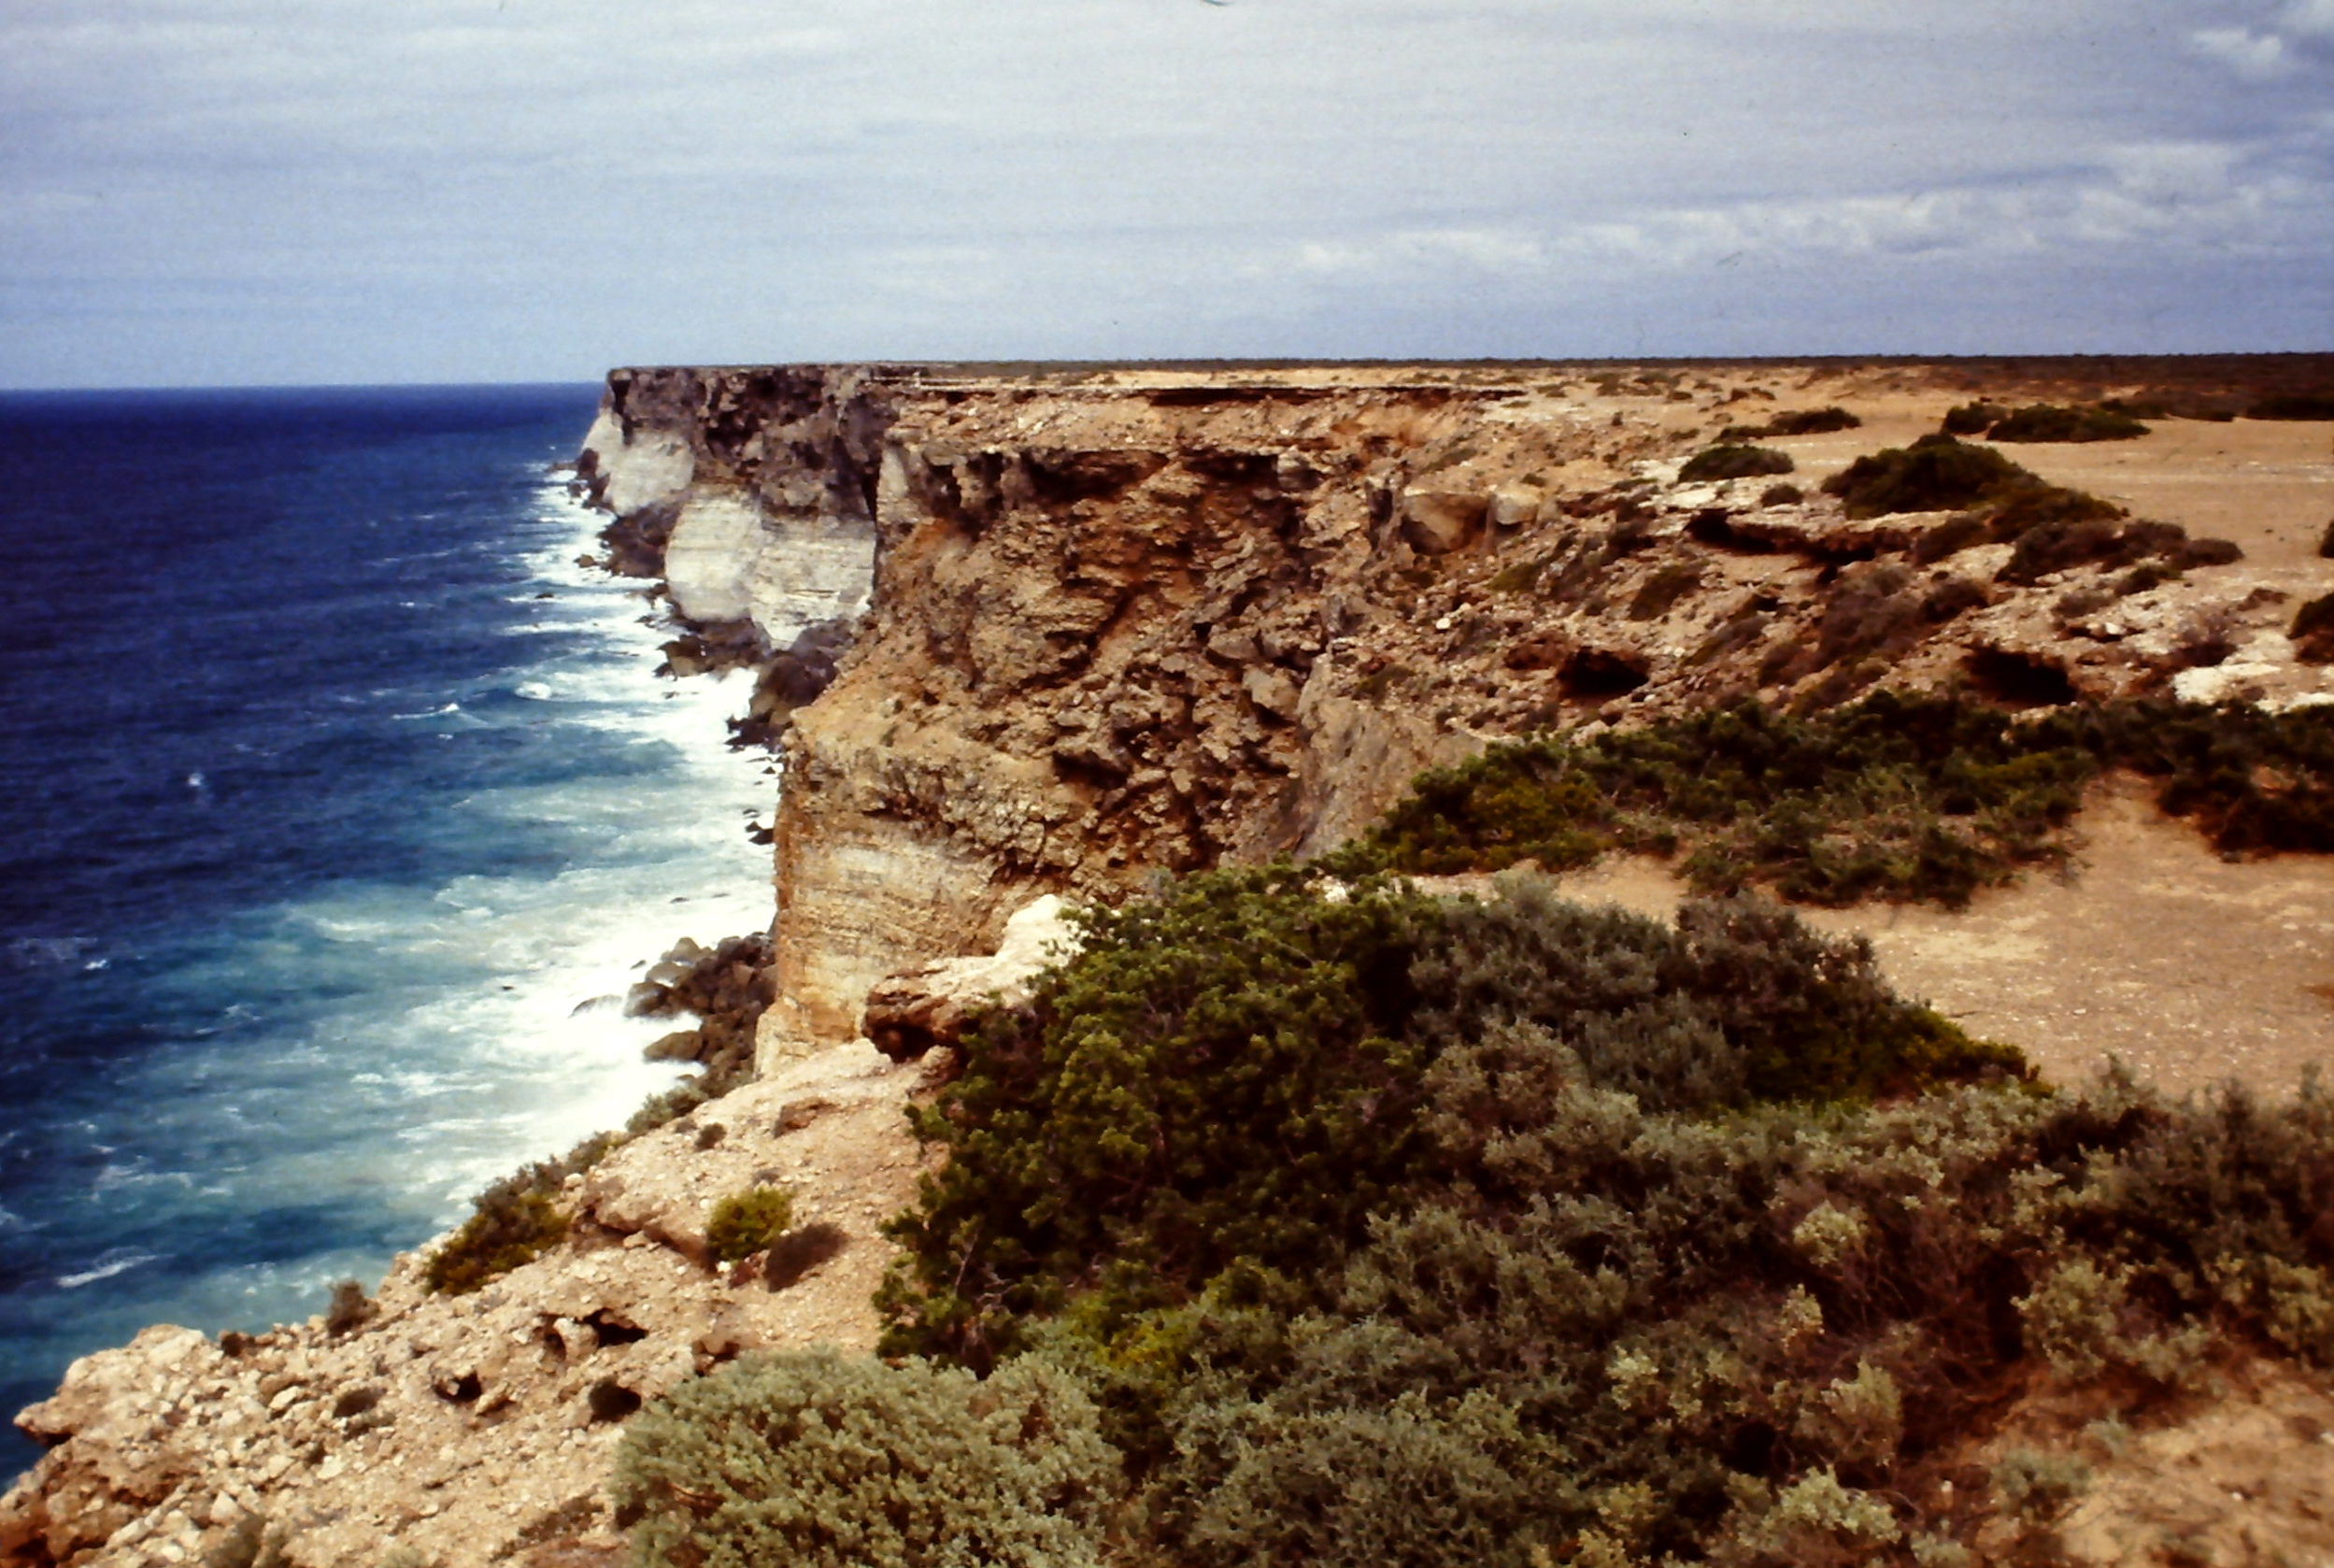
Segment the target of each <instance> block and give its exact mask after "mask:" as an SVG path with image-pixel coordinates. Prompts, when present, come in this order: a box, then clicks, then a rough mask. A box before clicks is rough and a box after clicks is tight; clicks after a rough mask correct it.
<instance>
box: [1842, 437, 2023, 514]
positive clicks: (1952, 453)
mask: <svg viewBox="0 0 2334 1568" xmlns="http://www.w3.org/2000/svg"><path fill="white" fill-rule="evenodd" d="M2041 483H2042V479H2041V478H2039V477H2038V476H2036V475H2034V474H2031V473H2029V472H2028V471H2027V470H2026V469H2024V468H2021V467H2019V466H2018V465H2017V464H2016V463H2013V462H2011V461H2010V460H2009V459H2008V458H2006V457H2004V456H2002V455H2001V454H2000V452H1998V451H1995V450H1994V449H1992V448H1990V447H1972V446H1970V445H1968V444H1967V443H1965V442H1961V441H1957V440H1955V439H1953V438H1952V437H1951V436H1949V435H1924V436H1922V437H1921V438H1920V439H1919V440H1917V441H1915V442H1914V443H1913V445H1912V446H1910V447H1886V448H1884V449H1881V450H1880V451H1877V452H1872V453H1868V454H1867V455H1865V456H1863V457H1859V458H1857V460H1856V461H1855V462H1854V463H1849V464H1848V465H1847V466H1846V467H1845V468H1843V469H1842V470H1841V471H1840V472H1839V473H1837V474H1834V475H1832V476H1831V478H1828V479H1826V480H1825V481H1824V482H1823V491H1824V493H1825V494H1827V495H1836V496H1838V497H1839V498H1840V499H1841V500H1842V502H1843V503H1844V504H1845V505H1846V507H1847V512H1848V515H1849V516H1850V517H1855V518H1872V517H1886V516H1887V515H1889V514H1890V513H1894V512H1943V511H1958V510H1962V509H1964V508H1967V507H1972V506H1979V505H1981V504H1984V503H1989V502H1994V501H1998V500H2000V499H2002V498H2003V497H2006V496H2007V495H2009V494H2010V493H2011V492H2014V491H2016V490H2019V489H2021V488H2025V487H2027V486H2030V485H2040V484H2041Z"/></svg>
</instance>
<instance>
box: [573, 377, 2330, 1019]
mask: <svg viewBox="0 0 2334 1568" xmlns="http://www.w3.org/2000/svg"><path fill="white" fill-rule="evenodd" d="M1843 398H1844V399H1853V400H1854V401H1855V402H1856V403H1857V406H1858V407H1860V408H1863V409H1865V410H1866V411H1867V414H1868V415H1869V416H1870V417H1871V421H1872V423H1871V425H1870V426H1869V427H1851V428H1848V429H1845V430H1833V431H1818V432H1815V433H1813V434H1812V435H1808V436H1806V437H1804V438H1796V439H1795V438H1789V437H1785V438H1779V439H1773V440H1772V441H1771V445H1772V446H1773V447H1774V448H1775V449H1780V450H1785V451H1786V453H1790V452H1796V453H1797V456H1796V458H1795V460H1794V461H1796V462H1798V463H1800V464H1801V465H1802V467H1801V473H1802V474H1803V476H1804V478H1802V479H1801V480H1800V482H1798V483H1795V484H1791V485H1787V486H1785V487H1783V488H1780V489H1778V488H1777V486H1776V484H1775V482H1774V480H1773V478H1772V476H1765V477H1758V478H1745V479H1736V480H1730V481H1717V482H1704V483H1682V482H1680V479H1679V470H1680V465H1681V463H1682V461H1683V460H1684V459H1685V458H1686V456H1687V455H1688V454H1690V453H1692V452H1694V451H1695V450H1697V449H1700V448H1701V447H1703V446H1705V445H1707V444H1708V443H1709V442H1710V441H1711V440H1712V439H1714V438H1715V436H1717V435H1719V434H1720V433H1721V432H1723V431H1726V430H1729V428H1731V429H1736V430H1740V429H1743V428H1744V427H1749V426H1753V425H1755V424H1756V423H1757V422H1758V421H1762V420H1764V419H1766V418H1767V416H1769V415H1770V414H1772V413H1773V412H1774V411H1775V410H1776V409H1777V408H1778V407H1782V406H1790V405H1791V404H1794V403H1800V404H1806V405H1814V404H1817V403H1822V404H1830V403H1833V402H1835V401H1837V400H1841V399H1843ZM1953 400H1954V393H1953V391H1952V389H1951V387H1950V386H1949V385H1948V384H1946V383H1945V382H1944V381H1943V380H1942V379H1941V378H1938V377H1937V376H1935V375H1934V374H1932V373H1930V372H1929V371H1928V370H1925V369H1912V370H1906V369H1901V368H1900V369H1869V368H1858V367H1853V366H1847V367H1834V368H1815V367H1799V366H1773V365H1758V366H1739V367H1729V366H1716V365H1713V366H1699V367H1695V368H1693V369H1690V370H1679V369H1674V368H1672V369H1661V368H1655V369H1626V368H1614V367H1601V368H1593V367H1592V368H1587V369H1582V370H1577V371H1573V372H1566V371H1563V370H1559V369H1554V368H1549V369H1531V368H1514V369H1498V368H1485V367H1460V366H1424V367H1418V366H1410V367H1403V366H1393V367H1371V368H1355V367H1321V368H1309V369H1284V370H1238V371H1213V372H1185V371H1177V370H1174V369H1165V368H1159V369H1125V370H1114V371H1081V370H1061V371H1055V372H1046V371H1040V370H997V371H990V372H980V371H975V370H971V369H967V368H964V367H946V368H918V367H908V366H878V367H850V368H837V367H823V368H822V367H794V368H787V369H739V370H723V371H696V370H665V371H626V372H619V373H618V374H617V375H616V376H614V377H612V378H611V379H610V384H609V392H608V397H607V403H606V407H605V411H604V413H603V415H602V418H601V421H600V422H599V424H598V425H597V426H595V428H594V431H593V435H592V438H591V448H590V449H589V451H588V452H587V455H586V458H585V469H586V472H587V474H588V475H590V476H591V482H592V483H593V485H594V486H595V493H596V494H597V495H598V496H599V498H600V499H601V500H602V502H603V504H605V505H606V506H609V507H610V508H611V509H612V510H614V511H615V512H616V513H617V514H618V519H619V520H618V524H617V527H616V529H615V531H614V534H613V535H612V539H613V543H614V544H615V546H616V553H617V554H618V555H619V556H622V555H624V554H625V553H626V552H628V551H629V552H633V553H635V554H636V555H637V556H638V567H637V569H641V570H646V571H654V570H657V569H659V568H660V567H661V569H662V571H663V573H664V575H665V577H666V578H667V580H668V582H669V583H670V585H671V593H672V598H673V601H674V604H675V606H676V608H677V609H678V610H679V611H680V612H681V613H682V614H683V615H684V616H686V617H689V618H690V619H692V620H698V621H701V622H717V623H727V624H730V625H738V624H744V625H748V626H750V627H751V628H753V629H755V631H756V632H757V633H758V634H759V636H760V638H761V642H762V644H763V645H765V651H767V650H773V649H783V648H786V647H788V646H789V645H790V642H791V641H792V640H793V639H797V638H799V637H801V636H802V635H803V634H804V632H805V631H806V630H808V629H814V628H816V629H818V634H820V635H824V636H827V637H828V638H830V640H831V644H832V646H835V647H843V646H847V652H846V653H845V654H844V655H843V657H842V659H841V663H840V669H839V673H837V674H836V675H835V676H834V677H833V685H832V686H831V687H830V688H828V689H827V690H826V691H825V694H824V695H823V696H822V697H820V698H819V700H818V701H816V702H814V703H811V704H810V705H809V706H804V707H800V708H798V709H796V710H794V711H793V712H792V723H791V727H790V730H789V731H788V733H787V734H786V735H785V737H784V741H783V749H784V756H785V761H786V785H785V789H784V794H783V799H782V802H781V804H780V806H779V810H778V817H777V821H776V829H775V833H776V872H777V886H778V899H779V903H778V909H777V917H776V928H775V935H776V948H775V951H776V966H777V971H778V979H779V983H780V989H781V991H782V993H783V995H782V1001H781V1004H780V1005H779V1006H778V1007H777V1008H776V1009H774V1010H773V1011H772V1013H771V1014H770V1015H769V1019H768V1022H767V1024H766V1028H767V1029H768V1031H769V1032H770V1033H771V1035H772V1036H773V1043H775V1039H776V1037H777V1036H784V1037H787V1038H790V1039H793V1040H797V1041H803V1042H814V1041H828V1040H836V1039H844V1038H848V1037H849V1036H850V1034H851V1033H853V1032H854V1030H855V1029H856V1027H857V1024H858V1019H859V1009H860V1006H861V1000H862V998H863V997H864V995H865V993H866V991H867V990H868V988H869V987H870V986H871V985H873V984H874V983H875V981H877V980H879V979H880V978H881V977H882V976H884V975H885V974H887V973H889V971H891V970H893V969H896V968H898V967H900V966H902V965H904V964H906V963H910V962H917V961H919V960H922V959H924V958H927V957H930V956H932V955H934V954H946V953H956V952H970V951H975V950H986V948H987V946H988V945H989V944H990V943H992V942H993V941H994V939H995V937H996V935H997V934H998V929H999V926H1000V924H1001V922H1002V921H1003V918H1004V916H1005V915H1006V914H1007V913H1008V912H1009V911H1010V910H1011V909H1013V908H1014V907H1016V906H1018V905H1020V904H1022V903H1024V902H1026V901H1027V900H1028V899H1029V898H1030V897H1031V896H1032V895H1033V894H1035V893H1037V892H1041V891H1060V892H1067V893H1071V894H1075V895H1094V894H1107V893H1109V892H1112V891H1116V890H1118V889H1122V888H1124V887H1126V886H1128V885H1130V884H1131V883H1132V882H1134V881H1136V880H1138V879H1140V878H1141V877H1144V876H1146V875H1147V874H1149V873H1151V872H1153V871H1155V870H1160V869H1164V870H1174V871H1181V870H1188V869H1192V868H1196V867H1202V866H1207V865H1213V864H1216V863H1218V862H1247V861H1257V860H1261V859H1265V858H1269V857H1271V856H1273V855H1275V854H1282V853H1290V854H1299V855H1302V854H1307V853H1312V852H1316V851H1318V850H1321V849H1325V848H1330V847H1331V846H1333V845H1335V844H1336V843H1338V842H1339V841H1340V840H1342V839H1344V838H1345V837H1346V836H1348V835H1349V834H1353V833H1354V832H1356V831H1358V830H1359V829H1360V828H1361V827H1363V826H1364V825H1366V824H1367V823H1368V822H1369V821H1370V820H1372V819H1373V817H1375V816H1376V815H1377V814H1378V813H1379V812H1380V811H1382V810H1383V809H1384V808H1385V806H1386V805H1388V804H1389V803H1390V802H1391V801H1392V799H1393V798H1394V797H1395V796H1396V795H1397V794H1398V793H1399V791H1401V790H1402V787H1403V786H1404V785H1405V784H1406V783H1407V782H1408V780H1409V779H1410V778H1411V777H1413V776H1414V775H1415V774H1416V771H1417V770H1418V769H1419V768H1421V767H1422V766H1426V765H1428V764H1430V763H1437V762H1444V761H1448V760H1453V759H1456V758H1458V757H1459V756H1462V755H1464V754H1466V753H1467V752H1468V751H1469V750H1471V749H1473V748H1475V747H1477V746H1479V745H1480V744H1482V743H1483V741H1484V740H1485V739H1487V738H1488V737H1491V736H1496V735H1501V734H1516V733H1519V732H1522V731H1526V730H1529V729H1532V728H1537V727H1546V726H1551V725H1556V724H1562V723H1579V722H1583V721H1595V720H1598V719H1599V718H1600V717H1602V718H1607V719H1620V718H1622V717H1624V716H1625V715H1627V714H1630V713H1647V712H1652V711H1657V710H1658V709H1660V708H1662V707H1666V706H1679V705H1686V704H1700V703H1706V702H1711V701H1717V700H1723V699H1724V698H1726V697H1728V696H1731V695H1738V694H1749V693H1752V692H1759V693H1763V694H1764V695H1766V696H1767V697H1769V698H1770V699H1772V700H1786V701H1794V702H1801V703H1823V702H1829V701H1836V700H1840V699H1842V698H1843V697H1845V696H1848V695H1851V694H1853V693H1854V692H1855V691H1860V690H1863V689H1865V688H1867V687H1869V686H1871V685H1872V684H1875V683H1883V682H1885V683H1894V684H1912V685H1925V684H1934V683H1936V682H1938V681H1940V680H1947V679H1963V680H1975V681H1978V682H1981V683H1991V684H1992V685H1994V686H1996V687H1999V688H2000V689H2001V691H2002V693H2003V694H2004V695H2005V696H2006V697H2009V698H2011V699H2013V700H2042V699H2046V698H2048V697H2050V696H2052V695H2054V694H2056V693H2060V692H2065V693H2069V694H2071V693H2072V692H2074V691H2085V692H2090V693H2093V694H2100V695H2104V694H2108V693H2110V692H2117V691H2130V690H2137V689H2141V688H2144V687H2148V686H2151V685H2154V686H2161V685H2164V684H2166V683H2168V682H2169V681H2170V680H2171V679H2173V678H2174V677H2177V676H2179V675H2181V673H2182V672H2183V671H2190V672H2191V674H2194V673H2197V672H2198V671H2199V670H2202V669H2203V668H2204V667H2206V666H2212V665H2214V664H2221V663H2228V662H2229V661H2231V660H2232V658H2234V659H2235V661H2236V664H2237V665H2238V666H2241V667H2245V668H2252V669H2255V670H2256V673H2260V672H2270V674H2271V675H2272V677H2273V678H2272V679H2271V681H2270V684H2271V685H2272V686H2274V685H2275V684H2276V682H2277V680H2278V679H2282V678H2284V677H2277V676H2275V675H2274V672H2276V671H2279V670H2290V667H2291V660H2290V657H2289V656H2288V654H2289V650H2286V652H2285V653H2281V651H2280V649H2277V648H2276V647H2275V646H2273V645H2274V644H2275V643H2276V642H2277V641H2278V640H2279V639H2278V637H2277V634H2276V625H2277V623H2278V621H2279V619H2280V617H2281V616H2283V615H2284V613H2286V612H2285V611H2284V610H2283V609H2281V608H2280V607H2279V606H2282V605H2283V604H2284V602H2285V597H2286V596H2287V585H2285V584H2284V582H2283V578H2282V577H2278V576H2277V574H2276V573H2275V572H2274V571H2270V572H2269V573H2268V575H2266V576H2265V575H2264V570H2265V569H2264V568H2261V567H2258V566H2255V565H2252V564H2250V563H2249V564H2247V565H2243V566H2239V567H2229V568H2222V569H2220V570H2217V571H2215V572H2213V573H2211V574H2192V576H2191V577H2190V578H2189V579H2188V580H2185V581H2183V580H2178V579H2176V578H2174V577H2171V576H2170V574H2168V575H2167V577H2168V580H2167V581H2165V582H2164V583H2163V584H2162V585H2160V586H2159V587H2157V588H2155V589H2152V590H2151V591H2149V592H2111V591H2110V588H2109V587H2108V586H2107V585H2108V584H2109V583H2110V582H2111V580H2112V579H2111V578H2110V577H2108V576H2106V575H2104V574H2105V573H2106V572H2107V566H2106V565H2105V564H2104V563H2100V562H2089V563H2085V562H2080V561H2077V562H2072V563H2070V564H2069V566H2068V568H2067V569H2066V570H2063V571H2052V572H2050V573H2047V574H2044V576H2046V577H2048V578H2049V581H2048V582H2046V583H2045V582H2042V581H2039V580H2034V579H2033V574H2030V573H2026V574H2022V573H2021V571H2020V570H2018V569H2015V568H2014V567H2013V565H2012V563H2011V561H2010V555H2011V549H2010V547H2009V546H2008V545H2005V544H1985V543H1982V542H1980V543H1978V544H1977V545H1976V546H1975V548H1966V549H1961V548H1957V549H1952V550H1950V551H1945V552H1942V553H1940V552H1936V551H1932V550H1929V549H1926V548H1924V547H1923V544H1922V541H1923V540H1924V539H1925V538H1927V537H1928V535H1930V533H1931V532H1932V531H1933V530H1934V529H1936V528H1937V527H1939V526H1942V525H1943V523H1944V521H1945V520H1946V519H1947V516H1948V514H1945V513H1935V514H1910V515H1900V516H1897V517H1891V518H1887V519H1884V520H1876V521H1862V522H1859V521H1856V520H1850V519H1849V518H1847V517H1846V516H1845V515H1844V514H1843V510H1842V507H1841V506H1840V504H1839V503H1838V502H1836V501H1834V500H1832V499H1830V498H1829V497H1827V496H1825V495H1823V494H1821V493H1820V492H1819V491H1818V490H1817V488H1816V484H1815V480H1816V479H1817V478H1820V477H1821V476H1822V474H1824V473H1826V472H1829V471H1832V470H1835V469H1836V468H1838V467H1839V466H1841V465H1843V463H1845V461H1846V460H1847V458H1848V457H1849V456H1851V455H1853V454H1854V453H1856V452H1857V451H1863V450H1871V449H1873V448H1874V447H1876V446H1878V445H1881V444H1882V443H1883V442H1884V441H1894V442H1898V443H1902V442H1905V441H1909V440H1910V439H1912V438H1913V437H1914V436H1916V435H1919V434H1920V433H1922V432H1923V431H1925V430H1931V429H1934V428H1935V423H1936V421H1937V418H1938V416H1939V414H1940V413H1941V412H1942V411H1943V408H1944V407H1945V406H1947V405H1948V404H1950V403H1951V402H1952V401H1953ZM660 542H661V547H660ZM660 548H661V549H662V554H661V556H660V555H659V553H658V551H659V549H660ZM2285 575H2287V576H2291V575H2292V574H2291V573H2290V572H2288V573H2287V574H2285ZM2092 577H2099V581H2098V582H2096V583H2095V582H2093V581H2091V580H2090V579H2091V578H2092ZM2093 601H2096V602H2093ZM2086 617H2087V619H2086ZM2256 641H2257V642H2259V643H2260V646H2258V647H2256V646H2255V644H2256ZM2248 649H2249V650H2250V651H2247V650H2248ZM2281 660H2282V661H2283V662H2282V663H2281ZM2311 679H2314V677H2308V676H2307V675H2306V672H2305V675H2304V677H2303V678H2302V684H2304V685H2307V684H2309V681H2310V680H2311ZM2289 684H2290V682H2289ZM808 694H809V692H808V691H798V692H797V693H796V695H797V696H798V697H799V696H803V695H808Z"/></svg>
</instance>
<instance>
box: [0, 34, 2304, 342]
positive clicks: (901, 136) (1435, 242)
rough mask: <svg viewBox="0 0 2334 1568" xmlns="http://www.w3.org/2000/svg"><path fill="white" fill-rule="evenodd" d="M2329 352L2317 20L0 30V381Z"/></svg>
mask: <svg viewBox="0 0 2334 1568" xmlns="http://www.w3.org/2000/svg"><path fill="white" fill-rule="evenodd" d="M2275 349H2334V0H2117V3H2114V4H2106V3H2101V0H834V3H828V0H818V3H813V0H621V3H614V0H6V5H5V6H4V7H0V387H11V388H42V387H75V386H185V385H283V384H305V383H326V382H357V383H376V382H413V381H420V382H430V381H444V382H453V381H519V380H529V381H533V380H592V379H596V378H598V377H599V376H600V375H601V373H602V372H603V371H604V370H605V369H606V368H607V367H608V366H610V365H614V364H652V363H763V362H776V361H796V360H863V359H1032V358H1042V359H1121V358H1159V357H1167V358H1174V357H1208V358H1217V357H1285V358H1310V357H1335V358H1408V357H1424V356H1433V357H1457V358H1472V357H1491V358H1534V357H1546V358H1581V357H1592V356H1594V357H1629V356H1639V355H1662V356H1677V355H1712V356H1724V355H1739V354H1770V355H1790V354H1879V353H1896V354H1943V353H2070V352H2194V351H2208V350H2275Z"/></svg>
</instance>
